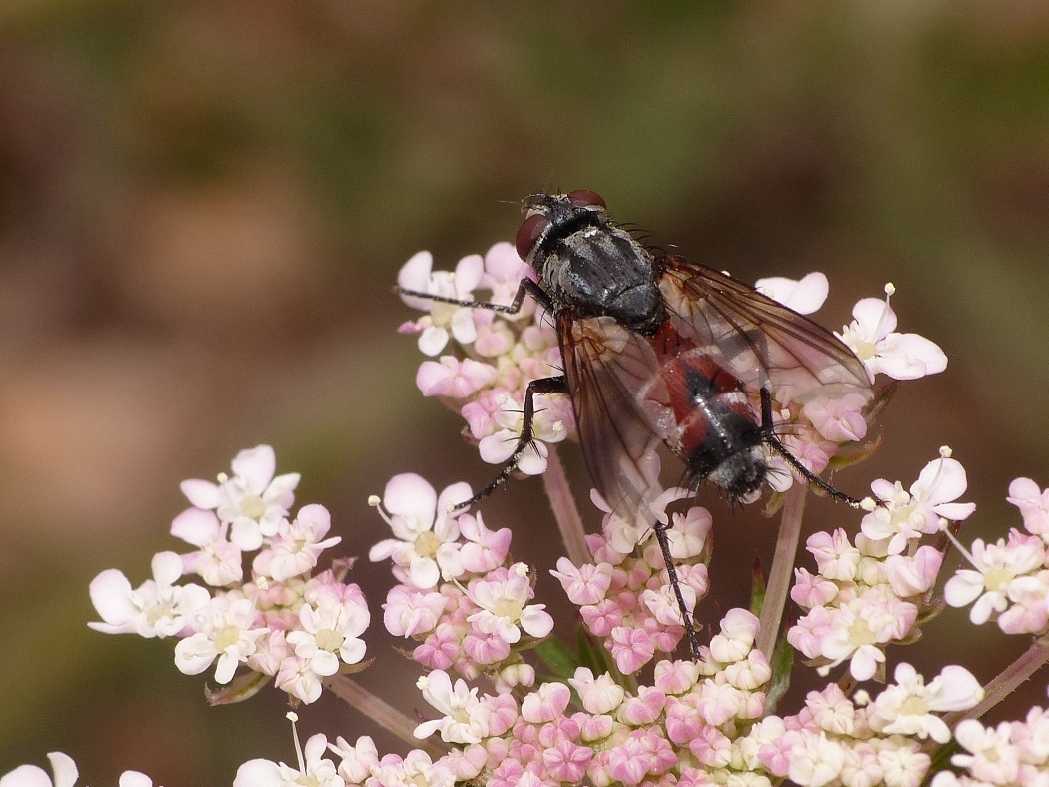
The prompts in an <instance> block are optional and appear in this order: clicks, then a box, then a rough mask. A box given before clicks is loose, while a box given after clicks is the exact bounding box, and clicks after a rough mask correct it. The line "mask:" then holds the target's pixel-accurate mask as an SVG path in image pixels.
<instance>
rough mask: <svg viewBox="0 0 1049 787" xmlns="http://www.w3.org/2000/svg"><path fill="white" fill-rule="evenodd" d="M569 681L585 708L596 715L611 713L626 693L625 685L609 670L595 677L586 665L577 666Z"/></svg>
mask: <svg viewBox="0 0 1049 787" xmlns="http://www.w3.org/2000/svg"><path fill="white" fill-rule="evenodd" d="M568 683H569V684H570V685H571V686H572V688H573V689H575V690H576V693H577V694H578V695H579V699H580V701H581V702H582V703H583V710H585V711H586V712H587V713H591V714H594V715H600V714H602V713H611V712H612V711H614V710H615V709H616V708H618V707H619V706H620V704H621V703H622V702H623V697H624V696H625V695H626V692H625V691H624V689H623V687H622V686H620V685H619V684H618V683H616V682H615V681H614V680H612V676H611V675H609V674H608V673H607V672H603V673H601V674H600V675H598V676H597V677H596V678H595V677H594V673H593V672H591V671H590V670H588V669H587V668H586V667H576V671H575V674H574V676H573V677H571V678H569V679H568Z"/></svg>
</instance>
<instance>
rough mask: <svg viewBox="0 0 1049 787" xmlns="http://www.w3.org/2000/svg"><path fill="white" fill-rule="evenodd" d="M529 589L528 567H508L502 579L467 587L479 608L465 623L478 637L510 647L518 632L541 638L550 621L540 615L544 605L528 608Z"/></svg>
mask: <svg viewBox="0 0 1049 787" xmlns="http://www.w3.org/2000/svg"><path fill="white" fill-rule="evenodd" d="M531 595H532V589H531V586H530V585H529V583H528V567H527V566H526V565H525V564H524V563H515V564H514V565H512V566H510V569H509V571H508V575H507V577H506V579H498V580H491V581H484V580H481V581H478V582H475V583H473V584H472V585H471V587H470V598H471V599H472V600H473V602H474V603H475V604H477V606H479V607H480V608H481V610H480V611H479V612H475V613H473V614H472V615H470V617H468V618H467V620H468V621H469V622H470V623H472V624H473V625H474V627H475V628H476V629H477V630H478V631H480V632H481V633H482V634H496V635H498V636H499V638H500V639H502V640H503V641H504V642H509V643H510V644H511V645H512V644H514V643H516V642H519V641H520V640H521V630H522V629H523V630H524V632H525V633H526V634H528V635H529V636H531V637H537V638H538V637H545V636H546V635H547V634H549V633H550V630H551V629H552V628H553V627H554V620H553V618H551V617H550V616H549V615H548V614H547V613H546V612H544V611H543V609H544V608H545V606H546V605H545V604H528V600H529V598H531Z"/></svg>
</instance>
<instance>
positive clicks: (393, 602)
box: [382, 585, 447, 637]
mask: <svg viewBox="0 0 1049 787" xmlns="http://www.w3.org/2000/svg"><path fill="white" fill-rule="evenodd" d="M446 603H447V599H446V598H445V597H444V596H442V595H441V594H440V593H434V592H432V591H430V592H427V591H421V590H415V589H413V588H408V587H405V586H403V585H397V586H395V587H393V588H391V589H390V592H389V594H388V595H387V596H386V603H385V604H383V605H382V608H383V623H384V624H385V625H386V630H387V631H389V632H390V633H391V634H393V635H394V636H395V637H412V636H415V635H416V634H425V633H426V632H428V631H433V628H434V626H436V625H437V619H438V618H439V617H440V615H441V612H443V611H444V607H445V604H446Z"/></svg>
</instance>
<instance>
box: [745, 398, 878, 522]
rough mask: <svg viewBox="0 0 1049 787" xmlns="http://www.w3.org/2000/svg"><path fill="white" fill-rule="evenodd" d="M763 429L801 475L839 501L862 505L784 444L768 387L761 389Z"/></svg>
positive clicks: (768, 441) (776, 448)
mask: <svg viewBox="0 0 1049 787" xmlns="http://www.w3.org/2000/svg"><path fill="white" fill-rule="evenodd" d="M761 431H762V439H763V440H764V441H765V442H766V443H767V444H768V445H769V446H770V447H771V448H772V450H774V451H775V452H776V453H777V454H779V455H780V456H782V457H783V458H784V459H785V460H786V461H787V464H789V465H790V466H791V467H793V468H794V470H796V471H797V472H798V473H800V474H801V476H802V477H803V478H804V479H805V480H806V481H808V482H809V483H810V484H812V485H813V486H818V487H819V488H820V489H822V490H823V491H824V492H826V493H827V494H828V495H830V496H831V497H832V498H833V499H834V500H837V501H838V502H839V503H845V504H846V505H848V506H852V507H853V508H859V507H860V500H859V499H857V498H855V497H853V496H852V495H847V494H845V493H844V492H842V491H841V490H840V489H838V488H837V487H835V486H834V485H832V484H830V483H828V482H826V481H824V480H823V479H822V478H820V477H819V476H818V475H816V474H815V473H813V472H812V471H811V470H809V469H808V468H807V467H805V465H803V464H802V463H801V462H799V461H798V460H797V458H796V457H795V456H794V454H792V453H791V452H790V450H789V449H788V448H787V446H785V445H783V443H782V441H780V439H779V437H778V436H777V435H776V433H775V424H774V423H773V421H772V394H771V393H769V389H768V388H762V389H761Z"/></svg>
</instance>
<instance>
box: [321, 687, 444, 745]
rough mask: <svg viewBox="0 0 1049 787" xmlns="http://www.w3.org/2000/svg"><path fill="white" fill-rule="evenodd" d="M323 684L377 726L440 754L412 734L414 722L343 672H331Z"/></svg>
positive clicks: (426, 742)
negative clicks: (335, 673)
mask: <svg viewBox="0 0 1049 787" xmlns="http://www.w3.org/2000/svg"><path fill="white" fill-rule="evenodd" d="M324 684H325V685H326V686H327V687H328V688H329V689H331V691H332V692H333V693H334V694H335V696H337V697H338V698H339V699H341V700H342V701H343V702H345V703H346V704H348V705H349V706H350V707H352V708H354V709H356V710H358V711H360V712H361V713H362V714H363V715H364V716H366V717H368V718H370V719H371V720H372V721H374V722H375V723H376V724H378V725H379V726H380V727H382V728H383V729H385V730H388V731H389V732H392V733H393V734H394V735H396V736H397V737H398V738H400V739H401V740H402V741H404V742H405V743H407V744H408V745H409V746H412V747H413V748H420V749H425V750H426V751H427V752H428V753H429V754H430V755H431V756H433V757H440V756H441V755H442V754H444V750H443V749H441V748H440V747H439V746H437V745H435V744H434V743H432V742H431V741H429V740H420V739H419V738H416V737H415V735H414V732H415V727H416V723H415V722H414V721H412V720H411V719H410V718H408V716H406V715H405V714H403V713H401V712H400V711H399V710H397V709H396V708H395V707H393V706H392V705H390V704H389V703H388V702H386V700H383V699H380V698H379V697H377V696H375V695H374V694H372V693H371V692H370V691H368V690H367V689H366V688H364V686H362V685H361V684H359V683H358V682H357V681H355V680H353V678H350V677H348V676H346V675H332V676H331V677H330V678H325V679H324Z"/></svg>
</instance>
